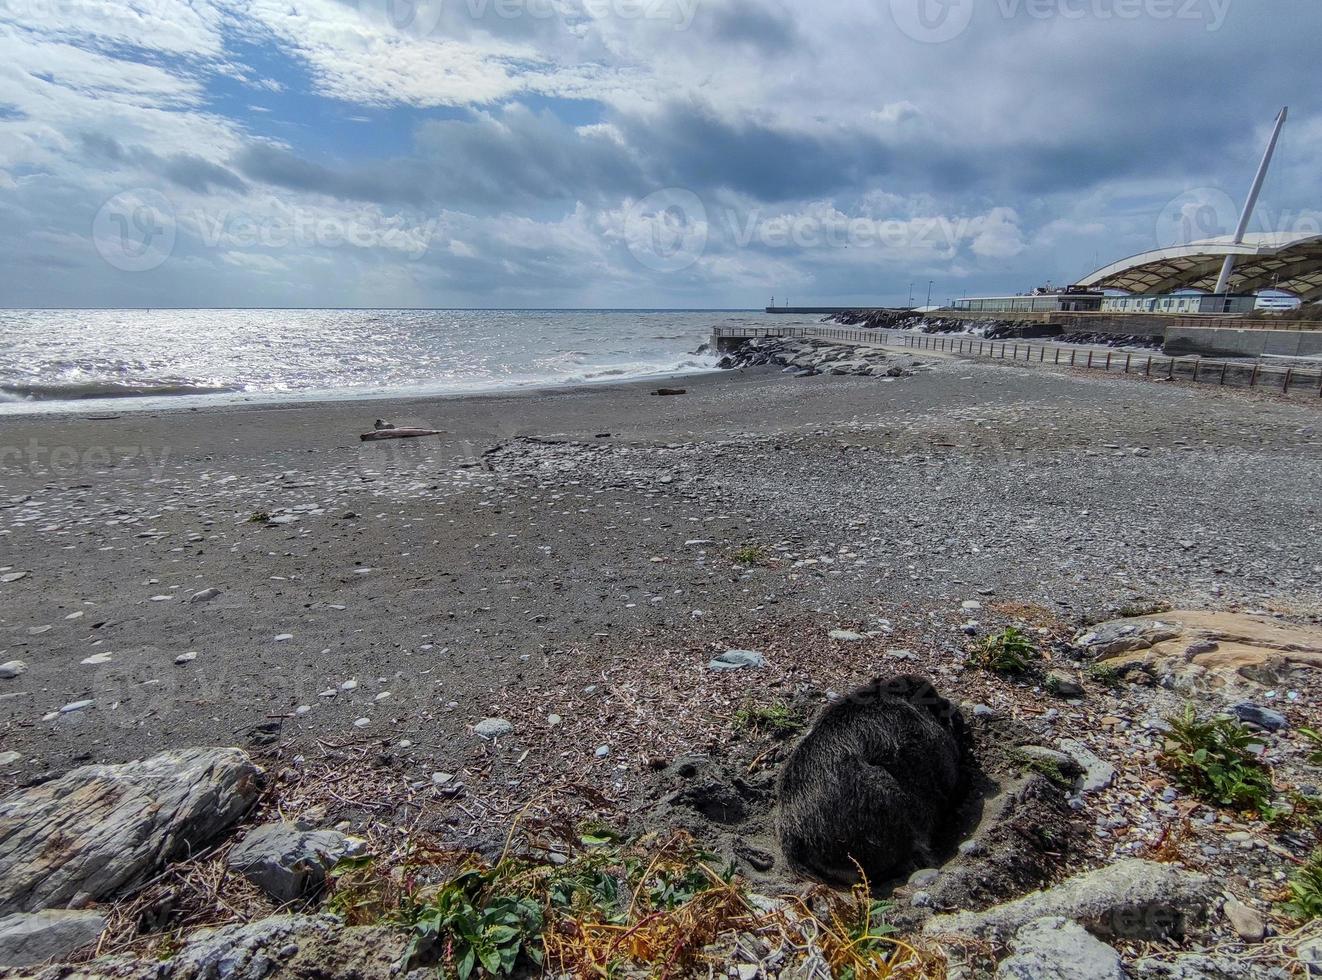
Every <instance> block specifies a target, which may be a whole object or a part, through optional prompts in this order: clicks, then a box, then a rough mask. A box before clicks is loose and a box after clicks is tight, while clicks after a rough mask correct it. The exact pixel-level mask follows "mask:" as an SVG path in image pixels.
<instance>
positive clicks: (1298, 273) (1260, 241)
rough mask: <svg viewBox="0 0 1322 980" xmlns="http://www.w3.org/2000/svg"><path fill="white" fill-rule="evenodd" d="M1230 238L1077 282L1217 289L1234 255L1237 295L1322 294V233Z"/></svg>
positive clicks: (1149, 290)
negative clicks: (1227, 261) (1267, 291)
mask: <svg viewBox="0 0 1322 980" xmlns="http://www.w3.org/2000/svg"><path fill="white" fill-rule="evenodd" d="M1231 238H1232V236H1230V235H1225V236H1222V237H1220V238H1208V239H1206V240H1204V241H1200V242H1190V243H1189V244H1187V245H1175V246H1173V247H1171V248H1158V249H1154V250H1152V251H1151V252H1140V253H1139V254H1138V255H1131V256H1130V257H1129V258H1127V259H1121V260H1120V261H1119V262H1112V263H1111V264H1110V265H1108V266H1106V267H1105V268H1102V269H1098V270H1097V271H1096V272H1094V273H1093V274H1092V275H1090V276H1086V277H1084V278H1083V279H1080V280H1079V283H1078V284H1079V285H1080V286H1091V287H1092V288H1094V289H1124V290H1127V291H1129V292H1131V293H1146V294H1157V293H1170V292H1174V291H1175V290H1177V289H1201V290H1204V291H1205V292H1209V293H1210V292H1211V291H1212V290H1213V289H1215V288H1216V279H1217V275H1218V273H1220V271H1221V263H1222V262H1223V261H1224V260H1225V257H1226V256H1227V255H1232V254H1233V255H1235V256H1236V259H1235V271H1234V273H1233V274H1232V275H1231V277H1230V291H1231V292H1232V293H1253V292H1257V291H1258V290H1259V289H1280V290H1284V291H1285V292H1288V293H1294V294H1295V295H1296V296H1298V297H1299V298H1300V299H1302V300H1305V301H1307V300H1311V299H1317V298H1318V297H1320V296H1322V235H1299V234H1282V233H1275V232H1257V233H1253V234H1248V235H1245V236H1244V241H1243V242H1242V243H1240V244H1239V245H1235V244H1232V242H1231Z"/></svg>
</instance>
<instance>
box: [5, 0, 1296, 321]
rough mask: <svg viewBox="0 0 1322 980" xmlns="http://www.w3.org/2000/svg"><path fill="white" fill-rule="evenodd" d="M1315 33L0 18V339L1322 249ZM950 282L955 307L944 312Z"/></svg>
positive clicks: (938, 281) (859, 286)
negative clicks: (1255, 187) (177, 309)
mask: <svg viewBox="0 0 1322 980" xmlns="http://www.w3.org/2000/svg"><path fill="white" fill-rule="evenodd" d="M1319 37H1322V3H1318V2H1317V0H815V2H812V3H806V2H799V3H790V2H781V0H0V219H2V220H0V306H8V307H85V306H109V307H143V306H145V307H173V306H183V307H192V306H202V307H225V306H244V307H268V306H321V307H617V308H618V307H624V308H641V307H704V308H708V307H710V308H748V307H760V306H763V305H765V304H766V303H768V302H769V301H770V299H771V298H772V297H773V296H774V297H775V301H776V302H777V303H783V302H786V301H789V302H790V303H792V304H794V305H851V304H852V305H885V304H896V303H904V302H907V301H908V299H909V297H910V295H911V291H912V296H913V297H914V300H915V302H918V303H923V302H925V301H926V298H927V295H928V290H929V288H930V289H931V297H932V300H933V302H945V301H947V300H948V299H951V298H956V297H960V296H964V295H988V294H998V293H1006V292H1010V293H1013V292H1019V291H1023V290H1028V289H1031V288H1032V287H1034V286H1038V285H1042V284H1045V283H1048V282H1050V283H1052V284H1055V285H1063V284H1067V283H1070V282H1073V281H1075V280H1076V279H1078V278H1081V277H1082V276H1083V275H1085V274H1087V273H1088V272H1089V271H1092V270H1093V269H1094V268H1097V267H1100V266H1102V265H1105V264H1107V263H1108V262H1110V261H1112V260H1114V259H1116V258H1119V257H1122V256H1125V255H1130V254H1133V253H1136V252H1140V251H1144V250H1146V249H1150V248H1156V247H1159V246H1163V245H1170V244H1174V243H1176V242H1181V241H1189V240H1192V239H1196V238H1201V237H1207V236H1209V235H1215V234H1226V233H1229V232H1230V231H1232V230H1233V227H1234V224H1235V221H1236V218H1237V216H1238V207H1239V203H1240V202H1241V201H1242V199H1243V197H1244V195H1245V192H1246V191H1247V188H1248V184H1249V182H1250V180H1251V178H1252V175H1253V171H1254V168H1255V167H1256V165H1257V162H1258V159H1259V157H1260V155H1261V153H1262V149H1263V146H1264V144H1265V142H1266V139H1267V136H1268V134H1269V132H1270V129H1271V125H1272V122H1273V119H1274V117H1275V115H1276V113H1277V112H1278V111H1279V109H1280V107H1281V106H1283V105H1287V104H1288V105H1289V106H1290V118H1289V122H1288V124H1287V126H1286V129H1285V132H1284V135H1283V137H1282V140H1281V144H1280V148H1279V150H1278V153H1277V158H1276V162H1275V164H1274V166H1273V170H1272V173H1271V175H1270V177H1269V179H1268V182H1267V185H1266V187H1265V188H1264V191H1263V194H1262V198H1261V201H1260V203H1259V207H1258V213H1257V216H1256V218H1255V221H1254V223H1253V225H1252V226H1251V228H1252V230H1256V231H1276V232H1309V231H1311V232H1313V233H1320V232H1322V186H1320V174H1319V170H1318V167H1317V160H1318V159H1319V158H1322V89H1320V88H1319V86H1318V84H1317V69H1316V57H1317V39H1318V38H1319ZM929 284H930V287H929Z"/></svg>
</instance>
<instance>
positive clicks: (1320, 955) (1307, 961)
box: [1295, 936, 1322, 980]
mask: <svg viewBox="0 0 1322 980" xmlns="http://www.w3.org/2000/svg"><path fill="white" fill-rule="evenodd" d="M1295 956H1297V957H1298V958H1299V964H1300V965H1301V966H1302V967H1303V968H1304V974H1305V976H1307V977H1308V980H1315V978H1317V977H1322V936H1320V937H1318V938H1316V939H1308V940H1305V941H1304V942H1301V943H1300V944H1299V948H1298V950H1296V952H1295Z"/></svg>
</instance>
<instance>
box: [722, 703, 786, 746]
mask: <svg viewBox="0 0 1322 980" xmlns="http://www.w3.org/2000/svg"><path fill="white" fill-rule="evenodd" d="M731 720H732V721H733V722H734V727H735V728H738V729H742V730H744V731H748V732H752V733H753V734H755V735H771V736H774V737H775V738H787V737H789V736H790V735H793V734H794V733H795V732H798V731H802V730H803V724H804V720H803V716H802V715H801V714H799V712H797V711H795V710H794V709H793V708H791V707H790V706H789V705H788V704H786V703H785V702H784V701H773V702H772V703H771V704H758V705H755V704H745V705H744V706H743V707H742V708H740V709H739V710H738V711H736V712H735V713H734V715H733V717H732V719H731Z"/></svg>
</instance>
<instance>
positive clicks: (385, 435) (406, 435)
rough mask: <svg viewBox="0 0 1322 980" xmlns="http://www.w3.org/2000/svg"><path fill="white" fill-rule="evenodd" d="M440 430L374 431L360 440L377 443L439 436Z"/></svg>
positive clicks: (403, 429)
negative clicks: (387, 440) (388, 440)
mask: <svg viewBox="0 0 1322 980" xmlns="http://www.w3.org/2000/svg"><path fill="white" fill-rule="evenodd" d="M439 435H441V430H440V429H414V428H407V427H405V428H399V429H374V430H373V431H371V432H364V433H363V434H362V435H360V436H359V437H358V438H359V439H361V440H362V441H363V442H375V441H376V440H377V439H412V438H414V437H416V436H439Z"/></svg>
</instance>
